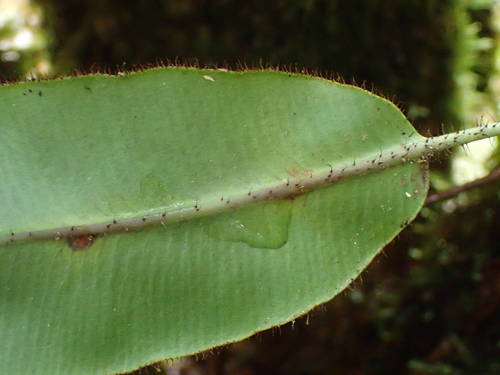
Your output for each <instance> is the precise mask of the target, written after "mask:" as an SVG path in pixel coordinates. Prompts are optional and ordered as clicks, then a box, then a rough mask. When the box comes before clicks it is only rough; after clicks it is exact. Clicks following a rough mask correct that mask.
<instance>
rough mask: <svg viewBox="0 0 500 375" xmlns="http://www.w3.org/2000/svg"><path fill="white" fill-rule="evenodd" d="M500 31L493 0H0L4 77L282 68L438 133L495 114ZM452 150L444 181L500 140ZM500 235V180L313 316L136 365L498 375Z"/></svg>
mask: <svg viewBox="0 0 500 375" xmlns="http://www.w3.org/2000/svg"><path fill="white" fill-rule="evenodd" d="M499 30H500V4H499V3H498V2H497V1H493V0H351V1H342V0H330V1H327V0H289V1H285V0H275V1H272V2H269V1H264V0H255V1H236V0H213V1H209V0H170V1H168V0H65V1H58V0H31V1H29V0H0V80H1V81H2V82H12V81H17V80H25V79H37V78H47V77H57V76H60V75H68V74H80V73H89V72H97V71H98V72H109V73H117V72H119V71H124V70H133V69H137V68H144V67H148V66H156V65H158V64H160V63H165V64H167V63H170V64H188V65H195V66H211V67H213V66H223V67H229V68H233V69H241V68H244V67H250V68H259V67H279V68H281V69H286V70H292V71H299V72H300V71H307V72H311V73H315V74H320V75H323V76H326V77H333V78H338V79H341V80H343V81H345V82H348V83H355V84H358V85H362V86H363V87H366V88H368V89H372V90H374V91H375V92H377V93H379V94H382V95H384V96H385V97H388V98H390V99H392V100H393V101H395V102H396V103H397V104H398V105H399V106H400V108H401V109H402V110H403V111H404V112H405V114H406V115H407V116H408V117H409V119H410V120H411V121H412V122H413V123H414V125H415V126H416V127H417V129H418V130H419V131H420V132H421V133H423V134H424V135H437V134H441V133H442V132H443V131H449V130H453V129H457V128H460V127H463V126H472V125H475V124H477V123H478V122H483V123H484V122H491V121H494V120H495V119H498V115H497V112H498V109H499V105H498V103H499V99H500V78H499V75H498V68H499V67H500V52H499V51H500V50H499V48H498V45H499V40H500V39H499V34H498V32H499ZM450 156H451V157H448V156H443V157H440V158H438V159H437V160H435V161H433V172H432V176H431V177H432V189H433V190H443V189H447V188H449V187H450V186H453V185H456V184H461V183H464V182H466V181H468V180H471V179H474V178H478V177H481V176H484V175H486V174H487V173H488V172H489V171H491V170H493V169H495V168H498V167H499V166H500V162H499V161H500V151H499V147H497V146H496V142H494V141H486V143H485V142H483V143H480V144H476V145H471V146H470V147H469V148H468V149H465V150H459V151H457V152H454V153H453V154H451V155H450ZM499 234H500V184H499V183H498V182H496V183H492V184H489V185H488V186H485V187H482V188H481V189H478V190H474V191H470V192H467V193H463V194H461V195H460V196H458V197H456V198H454V199H452V200H448V201H445V202H440V203H437V204H434V205H429V206H427V207H425V208H424V210H423V211H422V212H421V214H420V215H419V217H418V219H417V220H416V221H415V222H414V223H413V224H412V225H411V226H410V227H409V228H407V229H406V230H404V231H403V232H402V233H401V234H400V235H399V237H398V238H397V239H396V240H395V241H393V243H391V244H390V245H389V246H387V248H386V249H385V250H384V251H383V253H382V254H381V255H380V256H379V257H378V258H377V259H376V260H375V261H374V262H373V263H372V265H371V266H370V267H369V268H368V269H367V270H366V271H365V272H364V273H363V274H362V276H361V277H360V279H359V280H357V281H356V282H355V283H354V284H353V285H351V287H349V288H348V290H346V291H345V292H344V293H342V295H340V296H338V297H337V298H335V299H334V300H333V301H331V302H329V303H327V304H325V305H323V306H321V307H320V308H318V309H317V310H315V311H313V312H311V313H310V314H308V315H307V316H306V317H303V318H301V319H298V320H297V321H295V322H292V323H290V324H287V325H285V326H283V327H280V328H276V329H274V330H271V331H267V332H263V333H259V334H257V335H256V336H254V337H252V338H250V339H248V340H245V341H243V342H241V343H236V344H231V345H227V346H225V347H223V348H219V349H216V350H214V351H213V352H210V353H204V354H202V355H199V356H197V357H196V358H195V357H188V358H184V359H181V360H176V361H165V362H161V363H158V364H155V365H152V366H149V367H146V368H143V369H141V370H138V371H137V372H136V374H144V375H145V374H161V373H164V374H165V373H168V374H237V375H253V374H277V375H280V374H293V375H306V374H311V375H319V374H348V375H368V374H412V375H420V374H499V373H500V319H499V318H500V235H499ZM145 308H147V306H145Z"/></svg>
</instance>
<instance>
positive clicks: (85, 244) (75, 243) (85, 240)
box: [68, 234, 96, 251]
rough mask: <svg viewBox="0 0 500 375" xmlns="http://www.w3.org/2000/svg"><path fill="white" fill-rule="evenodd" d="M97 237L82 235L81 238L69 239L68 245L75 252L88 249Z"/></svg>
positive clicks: (73, 237)
mask: <svg viewBox="0 0 500 375" xmlns="http://www.w3.org/2000/svg"><path fill="white" fill-rule="evenodd" d="M95 239H96V236H95V235H94V234H82V235H80V236H72V237H68V245H69V246H70V247H71V248H72V249H73V250H75V251H78V250H85V249H88V248H89V247H90V246H92V245H93V243H94V241H95Z"/></svg>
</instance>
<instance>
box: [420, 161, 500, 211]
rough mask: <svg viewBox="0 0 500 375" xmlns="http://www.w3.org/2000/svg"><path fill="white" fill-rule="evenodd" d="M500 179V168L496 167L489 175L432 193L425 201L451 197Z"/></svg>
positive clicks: (436, 200) (437, 200)
mask: <svg viewBox="0 0 500 375" xmlns="http://www.w3.org/2000/svg"><path fill="white" fill-rule="evenodd" d="M497 180H500V168H497V169H494V170H493V171H492V172H491V173H490V174H489V175H487V176H486V177H483V178H478V179H477V180H474V181H471V182H468V183H466V184H463V185H460V186H455V187H452V188H451V189H448V190H445V191H442V192H440V193H435V194H431V195H429V196H428V197H427V200H426V201H425V204H426V205H429V204H432V203H436V202H439V201H443V200H446V199H450V198H452V197H454V196H456V195H458V194H460V193H461V192H463V191H467V190H471V189H475V188H477V187H480V186H483V185H486V184H489V183H491V182H494V181H497Z"/></svg>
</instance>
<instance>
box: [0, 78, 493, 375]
mask: <svg viewBox="0 0 500 375" xmlns="http://www.w3.org/2000/svg"><path fill="white" fill-rule="evenodd" d="M0 111H1V113H2V117H1V118H0V130H1V134H2V137H1V138H0V171H1V172H2V179H1V180H0V199H1V201H2V211H1V212H0V239H1V240H2V245H1V248H0V268H1V269H0V332H2V338H3V339H2V340H1V341H0V359H1V361H0V369H1V371H0V372H1V373H13V374H15V373H37V374H50V375H53V374H74V375H78V374H108V373H117V372H124V371H130V370H132V369H134V368H137V367H139V366H142V365H144V364H147V363H151V362H154V361H157V360H160V359H163V358H172V357H178V356H183V355H187V354H191V353H195V352H198V351H202V350H206V349H209V348H211V347H214V346H217V345H223V344H224V343H227V342H231V341H235V340H240V339H243V338H245V337H247V336H249V335H251V334H252V333H254V332H256V331H259V330H263V329H267V328H269V327H272V326H275V325H278V324H282V323H284V322H287V321H289V320H291V319H293V318H294V317H296V316H299V315H302V314H304V313H305V312H307V311H308V310H310V309H311V308H313V307H314V306H316V305H318V304H320V303H323V302H325V301H327V300H329V299H331V298H332V297H333V296H335V295H336V294H337V293H339V292H340V291H341V290H342V289H343V288H345V287H346V286H347V285H348V284H349V283H350V282H351V281H352V280H353V279H354V278H355V277H356V276H357V275H358V274H359V273H360V272H361V271H362V270H363V269H364V268H365V267H366V265H367V264H368V263H369V262H370V261H371V260H372V259H373V257H374V256H375V255H376V254H377V253H378V252H379V251H380V250H381V249H382V247H383V246H384V245H385V244H387V243H388V242H389V241H390V240H391V239H392V238H394V236H396V234H397V233H398V232H399V231H400V230H401V229H402V228H403V227H404V226H405V225H407V223H408V222H409V221H411V220H412V219H413V218H414V217H415V215H416V214H417V213H418V211H419V210H420V208H421V207H422V204H423V202H424V200H425V197H426V193H427V188H428V182H427V166H426V163H425V162H423V160H422V159H421V158H422V157H423V156H425V154H426V153H429V152H431V153H432V152H436V151H438V150H440V149H444V148H447V147H451V146H453V145H454V144H458V143H464V142H468V141H471V140H473V139H480V138H485V137H488V136H493V135H498V133H499V130H500V126H498V127H497V124H492V125H489V126H487V127H482V128H476V129H470V130H468V131H466V132H461V133H457V134H451V135H445V136H441V137H436V138H425V137H422V136H421V135H419V134H418V133H416V131H415V129H414V128H413V127H412V126H411V125H410V124H409V123H408V121H407V120H406V119H405V118H404V116H403V115H402V114H401V112H400V111H399V110H398V109H397V108H396V107H395V106H394V105H393V104H392V103H390V102H388V101H387V100H384V99H382V98H380V97H377V96H375V95H373V94H371V93H368V92H366V91H364V90H361V89H359V88H355V87H352V86H347V85H341V84H338V83H334V82H330V81H326V80H323V79H320V78H316V77H309V76H303V75H295V74H288V73H281V72H274V71H255V72H228V71H225V70H195V69H184V68H163V69H154V70H148V71H144V72H141V73H131V74H126V75H125V74H122V75H120V76H116V77H113V76H104V75H92V76H84V77H77V78H68V79H62V80H56V81H47V82H29V83H19V84H15V85H10V86H3V87H0ZM57 239H59V240H57ZM76 250H78V251H76ZM30 366H32V367H30Z"/></svg>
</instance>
